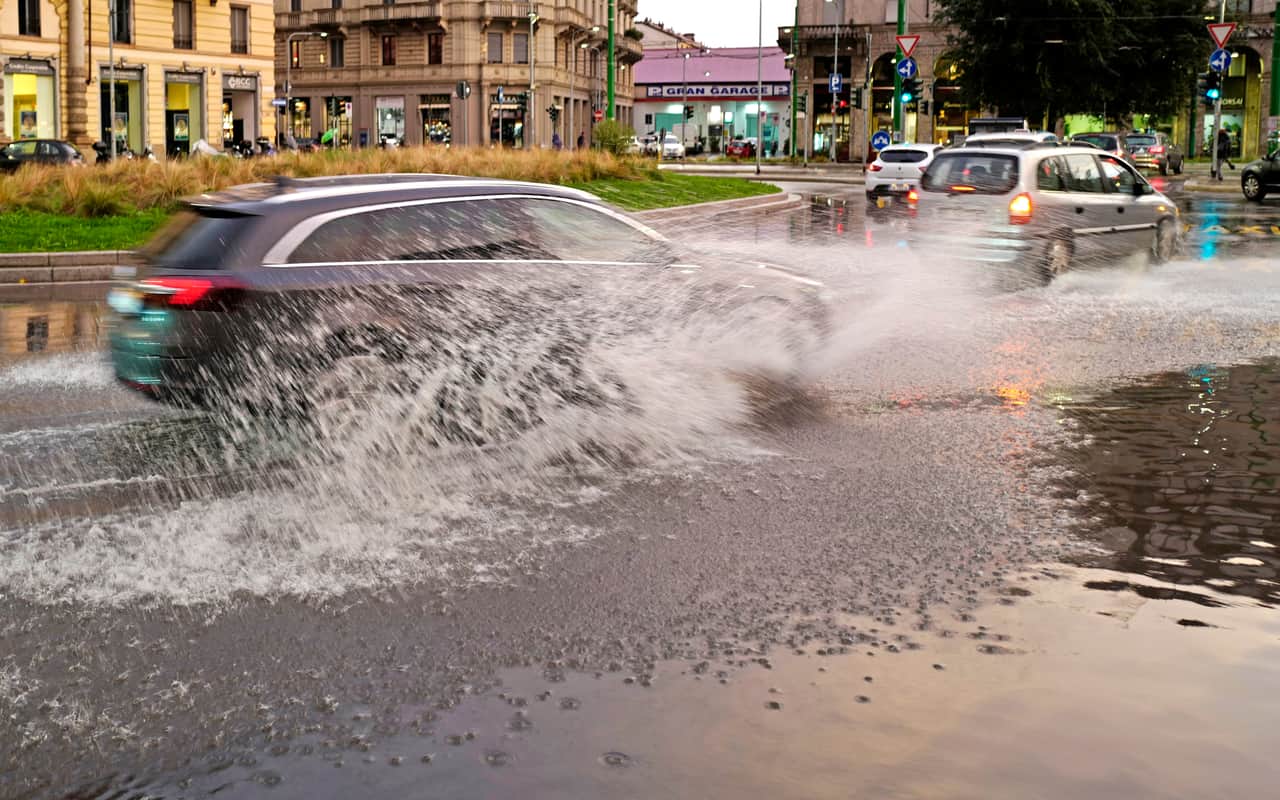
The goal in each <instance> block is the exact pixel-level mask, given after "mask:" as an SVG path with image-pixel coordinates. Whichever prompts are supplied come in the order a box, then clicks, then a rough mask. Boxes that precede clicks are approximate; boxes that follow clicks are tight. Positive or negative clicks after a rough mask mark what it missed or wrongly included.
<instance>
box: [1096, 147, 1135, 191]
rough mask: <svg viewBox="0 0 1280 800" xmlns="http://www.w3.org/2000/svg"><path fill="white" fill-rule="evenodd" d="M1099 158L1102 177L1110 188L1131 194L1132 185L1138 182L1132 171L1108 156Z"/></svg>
mask: <svg viewBox="0 0 1280 800" xmlns="http://www.w3.org/2000/svg"><path fill="white" fill-rule="evenodd" d="M1101 160H1102V177H1103V178H1105V179H1106V182H1107V183H1108V184H1109V185H1110V186H1111V187H1112V189H1114V190H1115V191H1117V192H1119V193H1121V194H1133V187H1134V186H1136V185H1137V184H1138V178H1137V176H1136V175H1134V174H1133V171H1132V170H1130V169H1129V168H1128V167H1127V166H1125V165H1124V164H1121V163H1120V162H1119V161H1117V160H1116V159H1114V158H1111V157H1110V156H1104V157H1103V158H1102V159H1101Z"/></svg>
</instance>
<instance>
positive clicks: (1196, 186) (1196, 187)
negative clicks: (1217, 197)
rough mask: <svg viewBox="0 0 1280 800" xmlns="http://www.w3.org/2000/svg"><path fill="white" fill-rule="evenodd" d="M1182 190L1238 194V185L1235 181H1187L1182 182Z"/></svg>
mask: <svg viewBox="0 0 1280 800" xmlns="http://www.w3.org/2000/svg"><path fill="white" fill-rule="evenodd" d="M1182 191H1184V192H1212V193H1213V194H1240V187H1239V186H1238V185H1237V184H1236V182H1235V181H1230V182H1228V181H1207V180H1206V181H1205V182H1203V183H1201V182H1200V181H1187V182H1186V183H1184V184H1182Z"/></svg>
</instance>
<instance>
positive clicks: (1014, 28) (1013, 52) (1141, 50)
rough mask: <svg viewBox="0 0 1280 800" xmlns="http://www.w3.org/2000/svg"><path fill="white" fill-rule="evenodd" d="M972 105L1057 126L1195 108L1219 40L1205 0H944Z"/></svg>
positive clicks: (954, 50)
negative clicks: (1200, 76)
mask: <svg viewBox="0 0 1280 800" xmlns="http://www.w3.org/2000/svg"><path fill="white" fill-rule="evenodd" d="M938 6H939V11H940V18H941V19H942V20H943V21H945V22H946V23H947V24H949V25H950V26H951V27H952V28H953V31H954V32H953V34H952V36H951V38H950V46H951V51H952V53H953V55H954V57H955V59H956V62H957V64H958V66H959V68H960V70H961V72H962V74H963V77H962V78H961V80H960V86H961V92H962V94H963V95H964V96H965V98H966V99H967V100H968V101H970V102H972V103H977V104H979V105H982V106H985V107H991V108H995V109H998V110H999V112H1000V114H1001V115H1005V116H1024V117H1026V118H1028V119H1029V120H1034V121H1036V122H1037V123H1038V122H1040V121H1041V120H1044V121H1045V122H1047V123H1048V124H1049V125H1052V124H1053V123H1054V121H1056V120H1057V119H1058V118H1059V117H1061V116H1063V115H1065V114H1072V113H1095V114H1096V113H1101V112H1102V110H1103V109H1104V108H1105V109H1106V111H1107V114H1108V116H1113V115H1120V114H1129V113H1134V112H1142V113H1150V114H1158V115H1159V114H1168V113H1173V112H1175V111H1177V110H1179V109H1181V108H1183V107H1185V105H1186V102H1187V100H1188V98H1189V97H1190V94H1191V91H1192V89H1193V87H1194V85H1195V75H1196V73H1198V72H1200V71H1201V70H1203V69H1204V63H1205V59H1206V58H1207V57H1208V54H1209V50H1210V49H1211V47H1212V43H1211V42H1210V40H1209V37H1208V35H1207V34H1206V33H1205V29H1204V15H1205V2H1204V0H938Z"/></svg>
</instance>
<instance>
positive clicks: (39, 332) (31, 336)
mask: <svg viewBox="0 0 1280 800" xmlns="http://www.w3.org/2000/svg"><path fill="white" fill-rule="evenodd" d="M48 347H49V318H48V317H28V318H27V352H28V353H41V352H44V351H45V350H46V349H47V348H48Z"/></svg>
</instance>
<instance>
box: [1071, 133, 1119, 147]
mask: <svg viewBox="0 0 1280 800" xmlns="http://www.w3.org/2000/svg"><path fill="white" fill-rule="evenodd" d="M1075 140H1076V141H1077V142H1088V143H1089V144H1092V145H1097V146H1098V147H1101V148H1102V149H1103V150H1115V149H1116V148H1117V147H1119V146H1120V144H1119V143H1118V142H1117V141H1116V137H1114V136H1103V135H1101V134H1095V135H1092V136H1077V137H1075Z"/></svg>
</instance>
